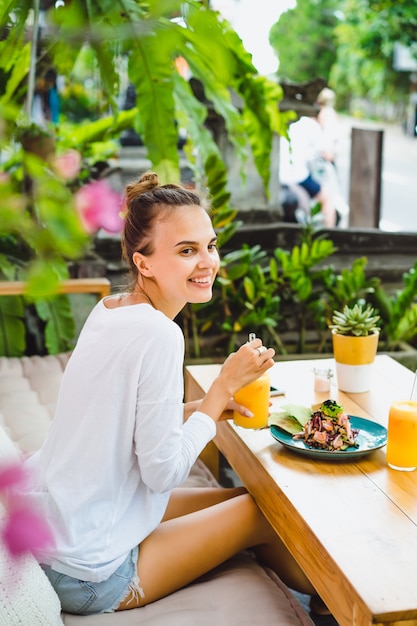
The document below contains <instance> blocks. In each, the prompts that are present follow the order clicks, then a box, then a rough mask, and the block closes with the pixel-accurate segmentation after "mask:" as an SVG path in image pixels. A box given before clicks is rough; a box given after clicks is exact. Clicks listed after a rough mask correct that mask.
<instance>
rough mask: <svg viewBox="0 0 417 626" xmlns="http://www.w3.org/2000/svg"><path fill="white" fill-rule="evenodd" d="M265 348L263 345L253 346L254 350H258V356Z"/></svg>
mask: <svg viewBox="0 0 417 626" xmlns="http://www.w3.org/2000/svg"><path fill="white" fill-rule="evenodd" d="M266 349H267V348H265V346H260V347H259V348H255V350H256V351H257V352H258V354H259V356H261V354H262V352H265V350H266Z"/></svg>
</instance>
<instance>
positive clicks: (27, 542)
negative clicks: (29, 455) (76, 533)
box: [0, 462, 54, 556]
mask: <svg viewBox="0 0 417 626" xmlns="http://www.w3.org/2000/svg"><path fill="white" fill-rule="evenodd" d="M28 478H29V476H28V472H27V470H26V469H25V467H24V466H23V464H22V463H20V462H13V463H11V464H9V465H3V466H2V467H1V468H0V492H1V493H3V494H4V495H3V500H4V504H5V509H6V518H5V521H4V524H3V526H2V528H1V535H0V536H1V539H2V540H3V542H4V543H5V545H6V547H7V549H8V550H9V552H10V554H11V555H12V556H19V555H21V554H24V553H26V552H32V553H33V554H35V555H36V554H37V553H40V552H45V551H47V550H50V549H51V548H52V547H53V545H54V540H53V534H52V531H51V529H50V527H49V525H48V524H47V522H46V521H45V520H44V519H42V518H41V516H40V515H39V514H38V513H37V512H36V511H35V510H34V509H33V508H32V507H31V506H30V505H28V504H26V502H25V496H24V493H22V492H23V491H24V487H25V484H26V483H27V481H28Z"/></svg>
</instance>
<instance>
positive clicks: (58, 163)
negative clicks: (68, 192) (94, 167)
mask: <svg viewBox="0 0 417 626" xmlns="http://www.w3.org/2000/svg"><path fill="white" fill-rule="evenodd" d="M53 168H54V170H55V172H56V173H57V174H58V176H61V178H63V179H64V180H73V179H74V178H75V177H76V176H77V175H78V174H79V172H80V168H81V154H80V153H79V152H77V150H67V152H64V153H63V154H57V155H56V156H54V160H53Z"/></svg>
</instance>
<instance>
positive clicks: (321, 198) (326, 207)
mask: <svg viewBox="0 0 417 626" xmlns="http://www.w3.org/2000/svg"><path fill="white" fill-rule="evenodd" d="M315 200H317V202H320V204H321V213H322V215H323V222H324V225H325V226H327V227H328V228H333V227H334V226H336V209H335V207H334V202H333V196H332V194H331V193H330V192H329V191H328V190H327V189H325V188H323V187H322V188H321V190H320V191H319V193H318V194H317V196H316V197H315Z"/></svg>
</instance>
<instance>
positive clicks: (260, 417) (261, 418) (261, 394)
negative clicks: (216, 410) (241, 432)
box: [233, 372, 270, 428]
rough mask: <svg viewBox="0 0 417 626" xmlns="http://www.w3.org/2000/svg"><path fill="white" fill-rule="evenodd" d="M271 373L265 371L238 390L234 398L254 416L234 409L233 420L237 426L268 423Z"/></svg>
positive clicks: (253, 426)
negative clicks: (245, 414)
mask: <svg viewBox="0 0 417 626" xmlns="http://www.w3.org/2000/svg"><path fill="white" fill-rule="evenodd" d="M269 389H270V381H269V374H268V372H265V374H263V375H262V376H260V377H259V378H257V379H256V380H255V381H254V382H253V383H250V384H249V385H245V387H242V388H241V389H239V391H237V392H236V393H235V395H234V399H235V400H236V402H238V403H239V404H242V405H243V406H244V407H246V408H247V409H249V411H251V412H252V413H253V417H244V416H243V415H241V414H240V413H238V412H237V411H233V421H234V423H235V424H237V426H243V427H244V428H263V427H264V426H266V425H267V424H268V416H269Z"/></svg>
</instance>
